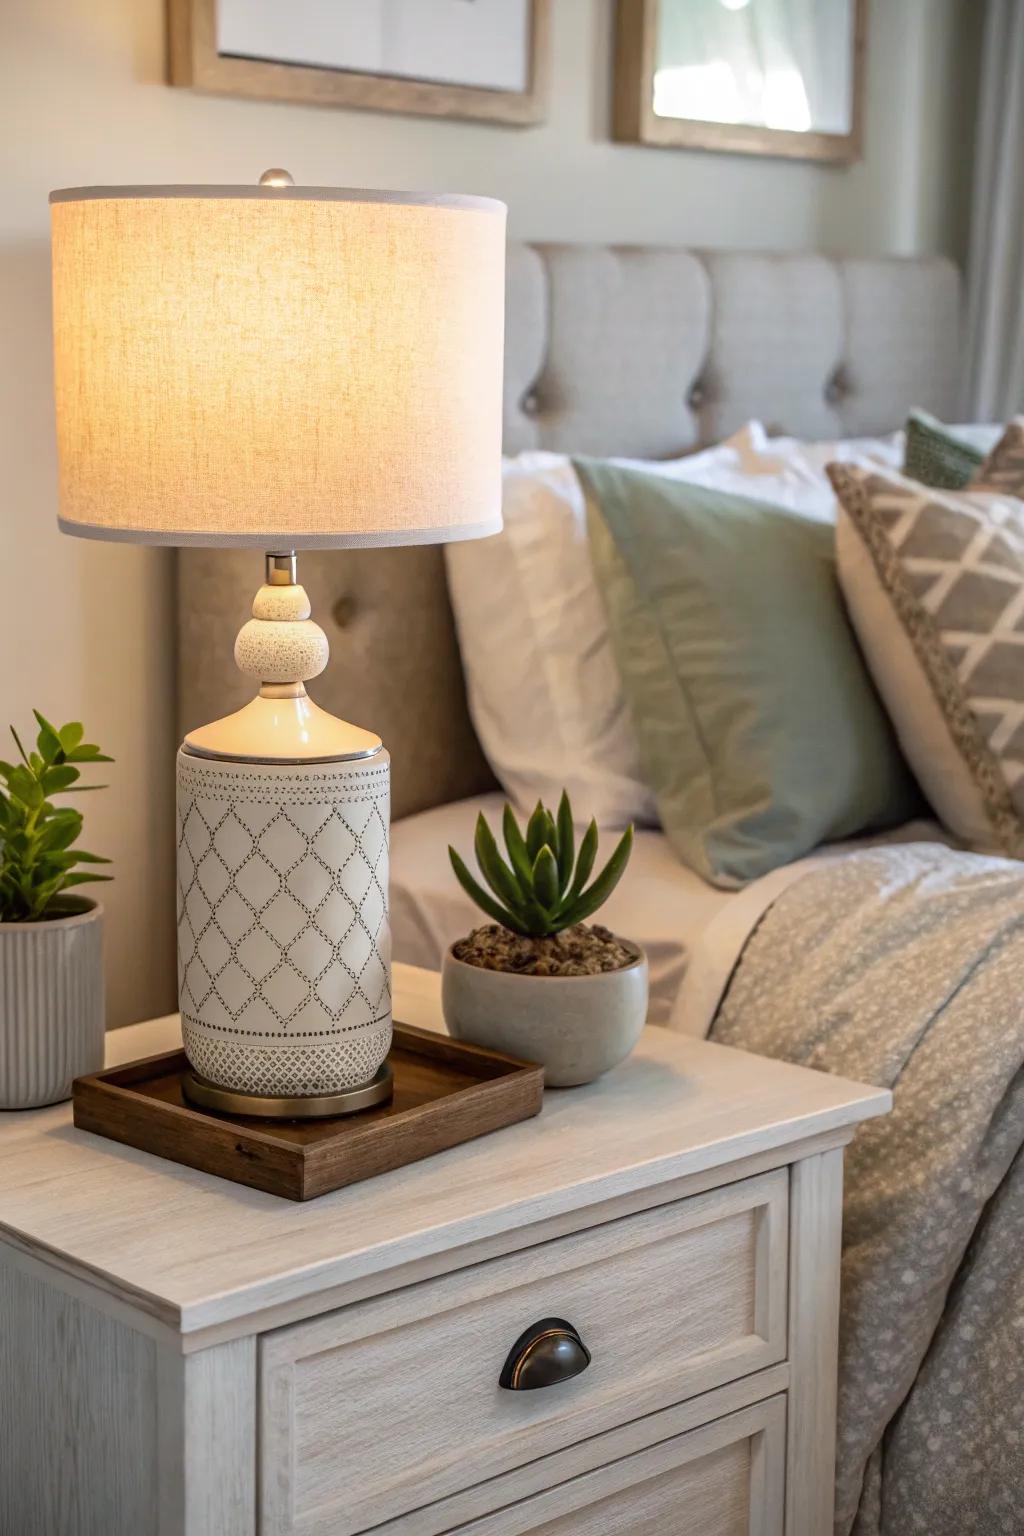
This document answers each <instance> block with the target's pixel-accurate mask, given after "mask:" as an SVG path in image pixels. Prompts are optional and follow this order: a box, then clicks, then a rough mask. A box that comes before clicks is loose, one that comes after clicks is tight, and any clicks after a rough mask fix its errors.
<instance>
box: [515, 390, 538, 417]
mask: <svg viewBox="0 0 1024 1536" xmlns="http://www.w3.org/2000/svg"><path fill="white" fill-rule="evenodd" d="M520 404H521V407H522V412H523V415H524V416H536V415H537V414H538V412H539V411H540V396H539V395H538V393H537V391H536V390H535V389H528V390H527V391H526V394H525V395H524V396H523V398H522V401H521V402H520Z"/></svg>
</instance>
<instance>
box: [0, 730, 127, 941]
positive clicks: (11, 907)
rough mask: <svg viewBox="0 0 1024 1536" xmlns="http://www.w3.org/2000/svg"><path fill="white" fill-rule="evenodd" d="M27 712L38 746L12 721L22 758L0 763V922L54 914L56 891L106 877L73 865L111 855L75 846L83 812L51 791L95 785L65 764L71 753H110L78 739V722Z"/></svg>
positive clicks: (96, 758) (93, 756) (86, 758)
mask: <svg viewBox="0 0 1024 1536" xmlns="http://www.w3.org/2000/svg"><path fill="white" fill-rule="evenodd" d="M33 714H34V715H35V719H36V724H37V725H38V727H39V732H38V735H37V737H36V743H35V745H36V748H37V749H38V750H35V751H29V752H27V751H26V750H25V746H24V744H23V742H22V739H21V737H20V736H19V735H18V732H17V730H16V729H15V727H14V726H11V735H12V737H13V738H14V741H15V744H16V746H17V748H18V754H19V756H20V758H21V762H20V763H8V762H0V921H5V922H31V921H34V920H36V919H39V918H42V917H45V916H48V915H53V914H54V913H56V912H59V911H62V910H64V909H63V908H61V907H60V905H59V902H58V898H59V897H60V894H61V892H62V891H64V890H66V889H67V888H68V887H69V886H77V885H85V884H87V883H89V882H91V881H93V880H109V878H110V876H109V875H100V874H97V873H96V872H95V869H94V868H92V867H86V868H79V867H78V866H80V865H81V866H95V865H98V864H107V863H109V862H110V861H109V859H105V858H102V857H101V856H100V855H99V854H94V853H87V852H85V850H83V849H79V848H75V847H74V846H73V845H74V843H75V841H76V839H77V838H78V837H79V836H80V834H81V831H82V816H81V813H80V812H79V811H77V810H75V809H73V808H72V807H70V806H58V805H54V804H53V803H52V801H51V799H50V798H49V797H50V796H52V795H62V794H75V793H78V792H79V791H82V790H88V789H96V788H98V787H99V786H97V785H95V784H79V783H77V780H78V779H79V778H80V776H81V775H80V771H79V769H78V768H75V767H72V766H71V758H72V756H73V757H74V758H75V759H77V760H80V761H82V762H101V761H107V762H109V761H110V759H109V758H106V757H105V756H104V754H103V753H102V752H101V751H100V749H99V747H97V746H93V745H92V744H91V743H83V742H82V739H81V738H82V735H83V730H82V726H81V725H80V724H79V723H78V722H76V721H72V722H71V723H70V724H68V725H64V726H60V727H57V726H55V725H53V724H52V722H51V721H49V720H48V719H47V718H46V716H45V715H44V714H42V713H41V712H40V711H39V710H34V711H33ZM55 902H56V903H57V905H56V906H55V905H54V903H55Z"/></svg>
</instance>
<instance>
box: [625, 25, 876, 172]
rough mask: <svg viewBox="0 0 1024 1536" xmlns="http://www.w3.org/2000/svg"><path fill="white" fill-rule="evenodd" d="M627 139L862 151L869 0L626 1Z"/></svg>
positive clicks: (804, 152) (792, 151)
mask: <svg viewBox="0 0 1024 1536" xmlns="http://www.w3.org/2000/svg"><path fill="white" fill-rule="evenodd" d="M616 25H617V36H616V47H615V110H614V123H613V130H614V135H615V137H616V138H617V139H621V140H624V141H626V142H627V143H634V144H652V145H657V146H660V147H662V148H673V147H675V148H681V149H718V150H726V151H728V152H731V153H733V154H748V155H788V156H793V157H795V158H797V159H801V160H834V161H839V162H849V161H852V160H857V159H859V158H860V153H861V120H862V115H863V114H862V105H863V99H864V55H865V49H866V40H867V0H618V9H617V18H616Z"/></svg>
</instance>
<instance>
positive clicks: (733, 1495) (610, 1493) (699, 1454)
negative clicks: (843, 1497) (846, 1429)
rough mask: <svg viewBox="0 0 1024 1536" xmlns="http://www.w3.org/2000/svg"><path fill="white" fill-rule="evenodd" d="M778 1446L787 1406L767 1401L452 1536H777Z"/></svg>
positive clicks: (781, 1484)
mask: <svg viewBox="0 0 1024 1536" xmlns="http://www.w3.org/2000/svg"><path fill="white" fill-rule="evenodd" d="M785 1445H786V1401H785V1398H784V1397H774V1398H770V1399H769V1400H768V1401H767V1402H764V1403H758V1404H756V1405H755V1406H754V1407H752V1408H747V1409H744V1410H743V1411H742V1412H740V1413H734V1414H730V1415H729V1417H728V1418H726V1419H719V1420H718V1421H717V1422H716V1423H714V1424H708V1425H706V1426H705V1427H704V1428H702V1429H695V1430H692V1431H691V1432H690V1433H689V1434H687V1435H676V1436H674V1437H673V1438H672V1439H670V1440H663V1441H661V1442H659V1443H658V1444H657V1445H652V1446H650V1447H649V1448H648V1449H647V1450H645V1451H638V1452H637V1453H636V1455H633V1456H627V1457H625V1458H624V1459H623V1460H622V1461H614V1462H611V1463H610V1464H609V1465H608V1466H605V1467H599V1468H597V1469H596V1470H595V1471H593V1472H589V1473H587V1474H586V1475H585V1476H584V1477H575V1478H573V1479H572V1480H571V1481H570V1482H568V1483H563V1484H562V1485H561V1486H559V1487H555V1488H550V1489H548V1490H546V1491H545V1492H544V1493H539V1494H536V1495H535V1496H534V1497H533V1498H528V1499H524V1500H523V1501H522V1503H520V1504H516V1505H513V1506H510V1507H506V1508H505V1509H501V1510H499V1511H497V1512H496V1513H495V1514H493V1515H487V1516H485V1517H484V1518H483V1519H481V1520H474V1521H473V1523H472V1524H471V1525H464V1526H460V1527H459V1529H458V1531H457V1532H454V1533H453V1536H782V1529H783V1495H784V1488H785Z"/></svg>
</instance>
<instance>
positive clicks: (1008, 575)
mask: <svg viewBox="0 0 1024 1536" xmlns="http://www.w3.org/2000/svg"><path fill="white" fill-rule="evenodd" d="M829 475H830V477H831V480H832V484H833V486H834V487H835V490H836V494H837V496H838V497H839V501H840V512H839V521H838V524H837V530H836V547H837V558H838V569H839V580H840V584H841V586H842V589H843V593H844V596H845V598H846V601H847V605H848V607H849V610H850V614H851V617H852V619H853V623H854V627H855V628H856V630H857V634H858V637H859V639H860V642H861V646H862V648H863V650H864V654H865V656H866V657H867V661H868V665H869V667H870V668H871V671H872V673H873V675H874V679H875V682H876V684H877V686H878V690H879V692H880V693H881V695H882V698H883V699H884V701H885V703H886V706H887V708H888V710H889V714H890V716H891V718H892V721H893V724H894V725H895V727H896V731H897V734H898V736H899V739H900V743H901V745H902V747H903V751H904V753H905V754H906V756H907V759H908V760H909V762H910V764H911V766H912V767H913V768H914V770H915V772H916V774H917V777H918V780H919V782H920V784H921V787H922V788H923V790H924V791H925V794H926V795H927V796H928V798H929V799H930V801H931V803H932V805H933V807H934V809H935V811H936V813H937V814H938V815H939V817H940V818H941V819H942V820H943V821H944V822H945V824H946V826H947V827H948V828H949V829H950V831H951V832H953V833H954V834H955V835H956V836H957V837H960V838H962V839H963V840H964V841H965V842H966V843H967V844H968V845H970V846H971V847H975V848H979V849H983V850H986V851H993V850H994V851H997V852H1001V853H1006V854H1010V855H1012V856H1013V857H1016V858H1021V857H1024V500H1022V499H1021V498H1022V497H1024V422H1015V423H1013V424H1012V425H1011V427H1010V428H1009V429H1008V431H1007V432H1006V434H1005V436H1004V437H1003V439H1002V440H1001V442H1000V443H999V445H998V447H997V448H996V449H995V450H994V451H993V453H992V454H990V456H989V458H988V459H987V460H986V461H985V464H984V465H983V466H982V469H981V471H980V472H979V475H978V480H977V483H974V484H972V485H971V486H970V488H969V489H968V490H966V491H961V492H959V493H956V492H943V491H937V490H933V489H929V488H925V487H923V486H921V485H919V484H916V483H914V482H913V481H911V480H908V479H906V478H904V477H902V476H898V475H880V474H878V473H877V471H875V470H874V469H872V468H870V467H869V466H867V465H860V464H833V465H831V466H830V467H829Z"/></svg>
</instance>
